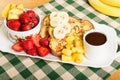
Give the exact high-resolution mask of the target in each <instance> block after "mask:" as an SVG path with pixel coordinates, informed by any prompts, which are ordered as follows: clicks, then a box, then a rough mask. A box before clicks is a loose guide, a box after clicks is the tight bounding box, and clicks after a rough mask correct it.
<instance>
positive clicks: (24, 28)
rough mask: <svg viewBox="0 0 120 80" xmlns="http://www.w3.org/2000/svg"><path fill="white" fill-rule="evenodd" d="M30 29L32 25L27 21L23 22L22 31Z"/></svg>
mask: <svg viewBox="0 0 120 80" xmlns="http://www.w3.org/2000/svg"><path fill="white" fill-rule="evenodd" d="M30 29H32V25H30V24H29V23H25V24H24V25H23V26H22V31H28V30H30Z"/></svg>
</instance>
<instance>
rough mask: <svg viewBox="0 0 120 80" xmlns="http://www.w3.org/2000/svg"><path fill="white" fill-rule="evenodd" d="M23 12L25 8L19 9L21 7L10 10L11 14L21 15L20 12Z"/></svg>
mask: <svg viewBox="0 0 120 80" xmlns="http://www.w3.org/2000/svg"><path fill="white" fill-rule="evenodd" d="M22 13H23V10H19V9H17V8H14V9H11V10H10V11H9V14H16V15H20V14H22Z"/></svg>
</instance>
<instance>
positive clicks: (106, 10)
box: [88, 0, 120, 17]
mask: <svg viewBox="0 0 120 80" xmlns="http://www.w3.org/2000/svg"><path fill="white" fill-rule="evenodd" d="M88 1H89V3H90V5H91V6H92V7H94V8H95V9H96V10H98V11H99V12H101V13H103V14H105V15H108V16H114V17H120V0H88Z"/></svg>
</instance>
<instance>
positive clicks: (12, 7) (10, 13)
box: [2, 4, 24, 20]
mask: <svg viewBox="0 0 120 80" xmlns="http://www.w3.org/2000/svg"><path fill="white" fill-rule="evenodd" d="M23 9H24V6H23V4H20V5H16V4H8V5H7V6H6V7H5V8H4V9H3V11H2V17H4V18H6V19H7V20H11V19H19V15H20V14H22V13H23V11H24V10H23Z"/></svg>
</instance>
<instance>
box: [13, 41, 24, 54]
mask: <svg viewBox="0 0 120 80" xmlns="http://www.w3.org/2000/svg"><path fill="white" fill-rule="evenodd" d="M11 48H12V49H13V50H15V51H17V52H21V51H23V50H24V49H23V47H22V42H21V41H18V42H16V43H15V44H13V45H12V47H11Z"/></svg>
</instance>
